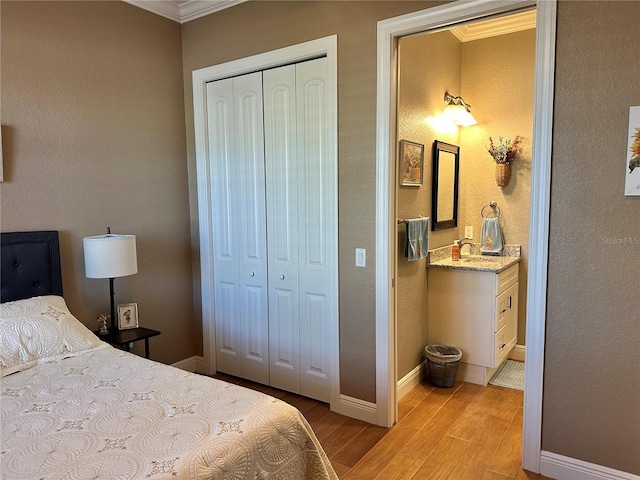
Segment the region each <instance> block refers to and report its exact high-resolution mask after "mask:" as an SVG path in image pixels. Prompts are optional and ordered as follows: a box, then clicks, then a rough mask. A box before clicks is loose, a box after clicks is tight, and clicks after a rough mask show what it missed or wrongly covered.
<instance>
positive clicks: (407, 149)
mask: <svg viewBox="0 0 640 480" xmlns="http://www.w3.org/2000/svg"><path fill="white" fill-rule="evenodd" d="M398 163H399V164H400V173H399V177H400V185H401V186H403V187H419V186H421V185H422V175H423V170H424V145H421V144H419V143H415V142H410V141H408V140H400V161H399V162H398Z"/></svg>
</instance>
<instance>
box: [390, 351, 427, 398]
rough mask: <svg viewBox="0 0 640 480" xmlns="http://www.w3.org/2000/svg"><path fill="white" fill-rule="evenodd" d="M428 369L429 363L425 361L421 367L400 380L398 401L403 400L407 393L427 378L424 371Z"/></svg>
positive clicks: (397, 393)
mask: <svg viewBox="0 0 640 480" xmlns="http://www.w3.org/2000/svg"><path fill="white" fill-rule="evenodd" d="M426 368H427V361H426V360H424V361H423V362H422V363H421V364H420V365H418V366H417V367H416V368H414V369H413V370H411V371H410V372H409V373H407V374H406V375H405V376H404V377H402V378H401V379H400V380H398V386H397V390H396V397H397V399H398V401H400V400H401V399H402V397H404V396H405V395H406V394H407V393H409V392H410V391H411V389H413V387H415V386H416V385H418V384H419V383H420V381H421V380H422V379H423V378H424V377H425V376H426V374H425V373H424V371H425V370H426Z"/></svg>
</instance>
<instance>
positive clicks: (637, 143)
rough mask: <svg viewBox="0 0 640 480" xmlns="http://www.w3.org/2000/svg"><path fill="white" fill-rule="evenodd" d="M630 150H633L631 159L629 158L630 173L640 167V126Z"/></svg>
mask: <svg viewBox="0 0 640 480" xmlns="http://www.w3.org/2000/svg"><path fill="white" fill-rule="evenodd" d="M629 150H631V159H629V173H631V172H633V170H634V169H635V168H637V167H640V128H638V127H636V133H635V134H634V135H633V143H632V144H631V148H630V149H629Z"/></svg>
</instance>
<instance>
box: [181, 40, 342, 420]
mask: <svg viewBox="0 0 640 480" xmlns="http://www.w3.org/2000/svg"><path fill="white" fill-rule="evenodd" d="M320 56H326V57H327V68H328V72H327V74H328V75H327V97H328V98H327V102H328V105H329V115H328V118H327V121H328V122H329V124H330V127H329V128H327V143H328V145H329V151H330V152H331V153H332V155H333V158H335V159H336V168H335V171H334V175H333V178H331V179H330V182H331V184H332V188H333V189H334V191H333V192H331V194H332V195H335V197H336V198H337V195H338V176H337V158H338V143H337V142H338V140H337V139H338V121H337V115H338V62H337V59H338V37H337V36H336V35H332V36H328V37H324V38H320V39H317V40H312V41H309V42H305V43H301V44H298V45H293V46H290V47H285V48H281V49H279V50H274V51H272V52H266V53H261V54H258V55H253V56H251V57H246V58H242V59H238V60H233V61H231V62H227V63H222V64H219V65H213V66H211V67H205V68H201V69H199V70H194V71H193V74H192V79H193V116H194V131H195V146H196V171H197V188H198V221H199V228H200V272H201V283H202V286H201V295H202V338H203V356H204V372H205V373H213V372H215V371H216V358H215V351H214V349H213V346H215V329H214V321H215V319H214V315H213V312H214V308H213V307H214V304H213V302H214V299H213V285H214V283H213V240H212V229H213V225H212V222H211V195H210V181H211V172H210V170H209V165H208V162H207V158H208V135H207V118H206V105H207V98H206V91H207V90H206V84H207V82H212V81H214V80H219V79H222V78H226V77H231V76H236V75H242V74H245V73H249V72H254V71H258V70H265V69H268V68H272V67H276V66H280V65H286V64H289V63H296V62H301V61H304V60H309V59H312V58H317V57H320ZM334 215H335V219H336V226H335V228H334V231H333V232H332V236H333V237H334V238H332V239H331V241H332V242H335V245H337V244H338V228H337V219H338V211H337V202H335V212H334ZM333 263H334V265H333V271H334V272H335V275H334V277H335V278H334V281H333V285H332V286H331V289H330V293H331V295H332V297H333V299H334V301H333V302H332V305H331V308H332V309H333V310H334V312H333V315H330V318H331V319H332V324H331V325H329V327H328V328H329V331H330V336H331V339H332V341H331V342H330V345H328V348H329V352H328V356H329V358H330V359H331V365H330V371H329V373H330V375H331V402H330V403H331V409H332V410H338V409H339V405H340V378H339V372H340V369H339V361H340V356H339V353H340V350H339V334H338V328H339V318H338V314H339V312H338V305H339V301H338V279H337V275H338V258H337V255H336V258H335V259H333Z"/></svg>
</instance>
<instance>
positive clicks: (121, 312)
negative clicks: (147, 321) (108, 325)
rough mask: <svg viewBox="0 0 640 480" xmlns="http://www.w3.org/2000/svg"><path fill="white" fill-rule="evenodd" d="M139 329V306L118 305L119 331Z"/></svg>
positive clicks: (134, 304) (131, 304) (130, 304)
mask: <svg viewBox="0 0 640 480" xmlns="http://www.w3.org/2000/svg"><path fill="white" fill-rule="evenodd" d="M130 328H138V304H137V303H125V304H123V305H118V330H128V329H130Z"/></svg>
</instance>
